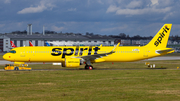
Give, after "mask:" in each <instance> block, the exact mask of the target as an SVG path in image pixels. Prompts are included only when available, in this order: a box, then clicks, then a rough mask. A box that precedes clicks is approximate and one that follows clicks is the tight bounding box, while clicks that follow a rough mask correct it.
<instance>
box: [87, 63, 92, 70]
mask: <svg viewBox="0 0 180 101" xmlns="http://www.w3.org/2000/svg"><path fill="white" fill-rule="evenodd" d="M85 69H89V70H92V69H93V66H91V65H87V64H86V65H85Z"/></svg>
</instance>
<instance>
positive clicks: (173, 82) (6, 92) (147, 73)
mask: <svg viewBox="0 0 180 101" xmlns="http://www.w3.org/2000/svg"><path fill="white" fill-rule="evenodd" d="M145 62H146V61H139V62H128V63H114V64H112V63H97V64H93V66H94V67H96V68H97V69H101V68H121V69H122V70H83V69H81V68H84V66H81V67H80V69H75V70H64V71H56V70H54V71H4V72H0V101H3V100H5V101H12V100H13V101H24V100H38V101H39V100H40V101H49V100H52V101H59V100H61V101H66V100H68V101H72V100H73V101H119V100H123V101H124V100H125V101H134V100H138V101H156V100H160V101H177V100H178V99H180V86H179V84H180V76H179V74H180V71H179V70H177V69H176V67H177V66H180V63H179V61H178V60H175V61H173V60H171V61H148V62H150V63H152V64H156V65H157V68H161V67H162V66H163V67H164V68H167V69H146V68H148V67H147V66H145V65H144V63H145ZM29 66H30V67H32V68H33V69H63V68H62V67H60V66H52V65H51V64H31V65H29ZM2 67H3V66H1V67H0V68H2ZM125 68H126V69H125ZM134 68H137V70H134ZM64 69H65V68H64ZM124 69H125V70H124ZM169 69H172V70H169Z"/></svg>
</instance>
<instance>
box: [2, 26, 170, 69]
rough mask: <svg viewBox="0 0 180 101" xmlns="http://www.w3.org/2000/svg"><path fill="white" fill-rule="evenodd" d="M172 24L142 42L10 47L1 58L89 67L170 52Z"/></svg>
mask: <svg viewBox="0 0 180 101" xmlns="http://www.w3.org/2000/svg"><path fill="white" fill-rule="evenodd" d="M171 26H172V24H165V25H164V26H163V27H162V28H161V29H160V30H159V32H158V33H157V34H156V35H155V37H154V38H153V39H152V40H151V41H150V42H149V43H148V44H147V45H145V46H119V44H120V43H118V44H117V45H116V46H114V47H113V46H102V45H101V46H48V47H47V46H34V47H17V48H14V49H11V51H10V52H9V53H6V54H5V55H4V56H3V58H4V59H5V60H8V61H12V62H15V63H18V62H22V63H23V62H61V63H62V66H63V67H68V68H72V67H79V66H80V65H82V64H83V63H85V64H86V65H85V69H93V66H92V65H91V64H92V63H99V62H130V61H137V60H143V59H148V58H152V57H157V56H162V55H165V54H169V53H172V52H174V50H173V49H172V48H166V46H167V42H168V38H169V34H170V31H171Z"/></svg>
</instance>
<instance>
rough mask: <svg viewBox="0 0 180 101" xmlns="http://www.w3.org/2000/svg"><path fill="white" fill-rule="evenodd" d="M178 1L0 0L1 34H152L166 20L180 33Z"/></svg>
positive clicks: (173, 30)
mask: <svg viewBox="0 0 180 101" xmlns="http://www.w3.org/2000/svg"><path fill="white" fill-rule="evenodd" d="M179 18H180V0H0V33H8V32H12V31H17V30H20V31H23V30H26V29H27V24H29V23H31V24H32V25H33V32H42V29H43V25H44V26H45V28H46V30H52V31H56V32H61V31H62V32H63V33H65V32H74V33H83V34H85V33H86V32H89V33H94V34H102V35H118V34H119V33H125V34H127V35H130V36H134V35H141V36H150V35H151V36H154V35H155V34H156V33H157V31H158V30H159V29H160V28H161V27H162V26H163V24H165V23H172V24H173V28H172V31H171V35H179V33H180V20H179Z"/></svg>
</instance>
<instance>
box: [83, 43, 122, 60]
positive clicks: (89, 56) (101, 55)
mask: <svg viewBox="0 0 180 101" xmlns="http://www.w3.org/2000/svg"><path fill="white" fill-rule="evenodd" d="M119 44H120V43H118V44H117V45H116V46H115V47H114V49H113V50H112V51H111V52H108V53H102V54H94V55H87V56H82V57H80V58H82V59H84V60H95V59H97V58H101V57H104V56H108V55H110V54H113V53H115V51H116V50H117V47H118V46H119Z"/></svg>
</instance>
